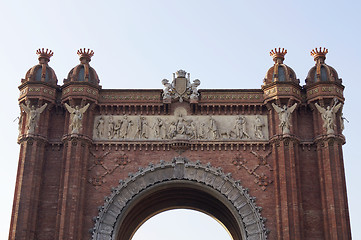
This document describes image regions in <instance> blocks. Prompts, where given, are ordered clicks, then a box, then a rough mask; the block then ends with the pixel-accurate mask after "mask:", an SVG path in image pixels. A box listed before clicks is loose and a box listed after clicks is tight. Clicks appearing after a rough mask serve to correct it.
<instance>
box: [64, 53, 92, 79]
mask: <svg viewBox="0 0 361 240" xmlns="http://www.w3.org/2000/svg"><path fill="white" fill-rule="evenodd" d="M77 54H78V55H79V60H80V64H79V65H77V66H76V67H74V68H73V69H72V70H70V72H69V74H68V78H67V79H64V83H65V84H66V83H69V82H87V83H90V84H93V85H97V86H98V85H99V78H98V74H97V73H96V71H95V70H94V68H92V67H90V65H89V62H90V61H91V58H92V56H93V55H94V51H93V50H90V49H88V50H86V49H85V48H83V49H79V50H78V51H77Z"/></svg>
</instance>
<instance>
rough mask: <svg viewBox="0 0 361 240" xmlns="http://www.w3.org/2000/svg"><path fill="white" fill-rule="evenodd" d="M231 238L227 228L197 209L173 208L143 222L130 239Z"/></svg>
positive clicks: (216, 239) (217, 239) (212, 239)
mask: <svg viewBox="0 0 361 240" xmlns="http://www.w3.org/2000/svg"><path fill="white" fill-rule="evenodd" d="M143 239H149V240H168V239H172V240H184V239H187V240H198V239H208V240H219V239H222V240H232V238H231V236H230V235H229V233H228V231H227V229H225V227H224V226H223V225H222V224H221V223H220V222H218V221H217V220H216V219H214V218H213V217H211V216H209V215H207V214H204V213H202V212H199V211H194V210H189V209H174V210H169V211H165V212H161V213H159V214H157V215H155V216H153V217H151V218H150V219H148V220H147V221H146V222H145V223H143V224H142V225H141V226H140V228H139V229H138V230H137V231H136V233H135V234H134V236H133V238H132V239H131V240H143Z"/></svg>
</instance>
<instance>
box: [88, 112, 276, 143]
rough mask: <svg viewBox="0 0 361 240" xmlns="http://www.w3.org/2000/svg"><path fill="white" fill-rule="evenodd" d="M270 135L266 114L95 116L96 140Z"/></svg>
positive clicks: (260, 137)
mask: <svg viewBox="0 0 361 240" xmlns="http://www.w3.org/2000/svg"><path fill="white" fill-rule="evenodd" d="M268 138H269V134H268V121H267V116H264V115H237V116H235V115H233V116H224V115H213V116H194V115H192V116H186V115H185V114H184V113H183V114H182V113H181V112H178V113H176V114H175V115H174V116H161V115H159V116H143V115H137V116H134V115H132V116H128V115H100V116H96V117H95V121H94V127H93V139H94V140H96V141H139V140H140V141H142V140H144V141H152V140H155V141H162V140H168V139H182V140H203V141H219V140H241V141H255V140H256V141H259V140H260V141H262V140H263V141H266V140H268Z"/></svg>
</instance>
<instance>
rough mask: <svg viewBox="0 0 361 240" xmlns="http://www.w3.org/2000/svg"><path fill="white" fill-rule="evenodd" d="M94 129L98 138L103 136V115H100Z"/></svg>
mask: <svg viewBox="0 0 361 240" xmlns="http://www.w3.org/2000/svg"><path fill="white" fill-rule="evenodd" d="M96 131H97V136H98V137H99V138H101V137H103V134H104V119H103V117H100V118H99V120H98V122H97V125H96Z"/></svg>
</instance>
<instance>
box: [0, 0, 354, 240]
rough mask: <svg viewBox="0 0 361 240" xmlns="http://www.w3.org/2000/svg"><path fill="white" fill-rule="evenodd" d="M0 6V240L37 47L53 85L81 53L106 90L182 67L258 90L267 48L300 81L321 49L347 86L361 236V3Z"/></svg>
mask: <svg viewBox="0 0 361 240" xmlns="http://www.w3.org/2000/svg"><path fill="white" fill-rule="evenodd" d="M0 9H1V14H0V29H1V38H0V43H1V44H0V66H1V67H0V69H1V74H2V75H1V76H2V77H1V84H2V88H1V89H0V91H1V92H0V98H1V99H0V104H1V109H2V117H1V119H0V121H1V124H0V126H1V133H2V138H0V148H1V149H0V150H1V152H2V153H3V155H2V158H1V169H0V182H1V183H2V192H3V194H2V198H1V200H0V205H1V208H0V215H1V216H2V218H0V239H6V238H7V236H8V228H9V222H10V215H11V208H12V199H13V192H14V186H15V176H16V171H17V161H18V151H19V147H18V145H17V144H16V138H17V124H16V122H13V120H14V119H15V118H16V117H17V116H18V115H19V108H18V102H17V98H18V95H19V91H18V89H17V87H18V85H19V84H20V80H21V78H24V76H25V73H26V71H27V70H28V69H29V68H30V67H32V66H33V65H35V64H36V63H37V56H36V55H35V50H36V49H38V48H41V47H45V48H50V49H52V50H53V51H54V57H53V58H52V59H51V62H50V66H51V67H52V68H53V69H54V70H55V72H56V74H57V77H58V80H59V84H62V81H63V79H64V78H66V77H67V74H68V72H69V71H70V69H71V68H72V67H74V66H75V65H77V64H78V56H77V55H76V50H77V49H79V48H84V47H86V48H91V49H93V50H94V52H95V55H94V57H93V59H92V62H91V65H92V66H93V67H94V68H95V69H96V71H97V73H98V75H99V78H100V81H101V85H102V86H103V88H105V89H110V88H162V84H161V82H160V81H161V79H163V78H168V79H170V78H171V77H172V73H173V72H175V71H176V70H178V69H180V68H182V69H185V70H186V71H188V72H190V73H191V78H192V79H193V78H198V79H200V80H201V85H200V88H201V89H204V88H207V89H213V88H243V89H244V88H250V89H255V88H260V87H261V85H262V82H263V78H264V76H265V73H266V71H267V70H268V68H269V67H271V66H272V64H273V62H272V59H271V57H270V56H269V51H270V50H271V49H273V48H275V47H284V48H286V49H287V50H288V54H287V55H286V60H285V64H287V65H288V66H290V67H292V68H293V69H294V71H295V72H296V74H297V77H298V78H299V79H300V81H301V84H302V85H304V84H305V81H304V79H305V78H306V76H307V73H308V70H309V69H310V68H311V67H312V66H313V65H314V62H313V58H312V57H311V56H310V51H311V49H313V48H315V47H321V46H322V47H327V48H328V49H329V54H328V55H327V59H326V63H328V64H329V65H331V66H333V67H334V68H335V69H336V70H337V71H338V73H339V76H340V77H341V78H342V79H343V84H344V85H345V87H346V89H345V97H346V102H345V106H344V116H345V117H346V118H347V119H348V120H349V121H350V123H349V124H346V130H345V131H344V134H345V136H346V139H347V144H346V145H345V146H344V148H343V149H344V160H345V171H346V180H347V189H348V199H349V207H350V215H351V224H352V232H353V238H354V239H361V228H360V227H359V226H361V221H360V220H359V216H360V215H361V205H360V203H361V194H360V191H359V190H358V187H359V186H358V184H359V183H360V182H361V174H360V172H361V164H360V162H359V161H360V159H361V158H360V155H361V154H360V152H359V151H358V150H357V149H358V148H359V146H358V145H357V144H358V141H359V139H358V136H360V135H361V130H360V127H359V124H358V123H359V122H358V121H359V120H360V118H361V114H360V111H359V110H358V106H360V104H359V103H358V96H359V95H360V94H359V89H361V88H360V85H361V84H360V82H361V81H360V80H359V79H360V74H359V69H360V66H361V60H360V56H361V47H360V42H361V34H360V24H361V17H360V16H361V14H360V11H361V2H360V1H297V2H296V1H277V2H275V1H241V0H238V1H231V0H228V1H227V0H226V1H214V0H213V1H212V0H207V1H205V0H204V1H200V0H199V1H198V0H192V1H191V0H182V1H180V0H179V1H178V0H174V1H169V0H154V1H150V0H138V1H137V0H135V1H90V0H87V1H25V0H24V1H5V0H0ZM251 194H252V193H251ZM158 240H159V239H158Z"/></svg>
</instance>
